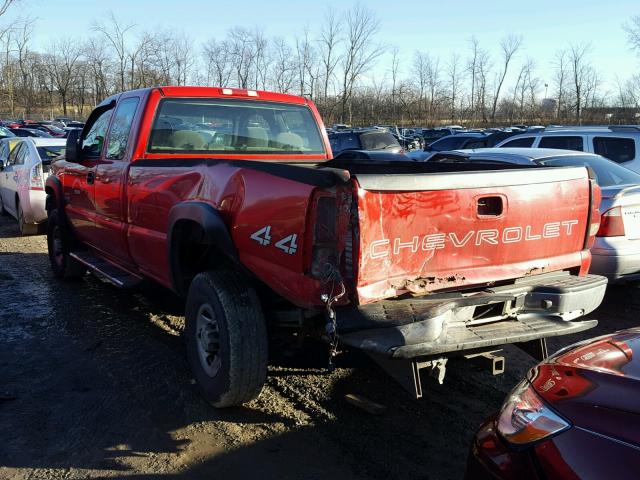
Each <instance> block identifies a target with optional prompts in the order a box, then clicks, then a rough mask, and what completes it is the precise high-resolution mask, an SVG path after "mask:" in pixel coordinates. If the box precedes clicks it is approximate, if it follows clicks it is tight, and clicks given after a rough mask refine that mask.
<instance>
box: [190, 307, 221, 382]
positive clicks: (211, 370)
mask: <svg viewBox="0 0 640 480" xmlns="http://www.w3.org/2000/svg"><path fill="white" fill-rule="evenodd" d="M196 344H197V348H198V358H199V359H200V366H201V367H202V369H203V370H204V372H205V373H206V374H207V375H208V376H209V377H215V376H216V375H217V374H218V372H219V371H220V368H221V367H222V360H221V358H220V327H219V325H218V320H217V319H216V314H215V311H214V309H213V307H211V305H209V304H208V303H205V304H203V305H201V306H200V308H199V309H198V316H197V320H196Z"/></svg>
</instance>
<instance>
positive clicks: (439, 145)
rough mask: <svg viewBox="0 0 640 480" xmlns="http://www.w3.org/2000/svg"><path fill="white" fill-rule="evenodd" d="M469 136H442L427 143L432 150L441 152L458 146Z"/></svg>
mask: <svg viewBox="0 0 640 480" xmlns="http://www.w3.org/2000/svg"><path fill="white" fill-rule="evenodd" d="M468 138H469V137H462V136H458V135H451V136H450V137H444V138H441V139H440V140H436V141H435V142H433V143H432V144H431V145H429V146H430V147H431V148H432V149H433V150H437V151H439V152H442V151H443V150H455V149H456V148H460V147H461V146H462V145H463V144H464V142H465V141H466V140H467V139H468Z"/></svg>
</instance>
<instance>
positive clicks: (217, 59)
mask: <svg viewBox="0 0 640 480" xmlns="http://www.w3.org/2000/svg"><path fill="white" fill-rule="evenodd" d="M204 56H205V60H206V62H207V71H208V72H209V74H208V78H207V83H213V84H214V85H217V86H220V87H226V86H228V85H229V80H230V78H231V74H232V64H231V49H230V46H229V44H228V43H227V42H226V41H223V42H217V41H216V40H215V39H213V38H212V39H211V40H209V41H208V42H207V43H206V44H205V45H204Z"/></svg>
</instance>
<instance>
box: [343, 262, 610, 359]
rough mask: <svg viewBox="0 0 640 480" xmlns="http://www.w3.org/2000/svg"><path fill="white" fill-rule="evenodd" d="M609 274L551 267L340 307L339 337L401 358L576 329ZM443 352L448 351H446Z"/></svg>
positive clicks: (593, 306)
mask: <svg viewBox="0 0 640 480" xmlns="http://www.w3.org/2000/svg"><path fill="white" fill-rule="evenodd" d="M606 285H607V279H606V278H605V277H601V276H598V275H587V276H584V277H578V276H576V275H571V274H569V272H553V273H549V274H543V275H536V276H533V277H526V278H522V279H519V280H517V281H516V282H515V283H514V284H511V285H505V286H499V287H491V288H486V289H484V290H483V291H480V292H475V293H472V294H463V293H445V294H433V295H428V296H425V297H422V298H410V299H406V300H391V301H383V302H377V303H373V304H369V305H360V306H350V307H343V308H340V309H336V314H337V327H338V333H339V336H340V340H341V342H342V343H344V344H347V345H350V346H352V347H356V348H360V349H362V350H365V351H367V352H368V353H372V354H377V355H383V356H386V357H391V358H398V359H412V358H418V357H426V356H434V355H438V356H443V355H444V354H446V353H449V352H462V351H467V350H477V349H483V348H487V347H493V346H497V345H505V344H510V343H519V342H528V341H531V340H536V339H540V338H546V337H553V336H559V335H567V334H571V333H577V332H580V331H583V330H587V329H589V328H592V327H595V326H596V325H597V323H598V322H597V320H586V321H580V322H577V321H572V320H573V319H575V318H578V317H580V316H582V315H586V314H588V313H590V312H592V311H593V310H595V309H596V308H597V307H598V305H600V303H601V302H602V299H603V297H604V293H605V289H606ZM444 356H446V355H444Z"/></svg>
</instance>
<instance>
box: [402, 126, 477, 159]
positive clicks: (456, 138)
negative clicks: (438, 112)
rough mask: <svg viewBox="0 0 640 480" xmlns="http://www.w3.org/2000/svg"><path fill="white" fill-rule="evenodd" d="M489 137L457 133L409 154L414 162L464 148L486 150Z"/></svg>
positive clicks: (474, 133)
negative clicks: (437, 153)
mask: <svg viewBox="0 0 640 480" xmlns="http://www.w3.org/2000/svg"><path fill="white" fill-rule="evenodd" d="M487 137H488V135H485V134H484V133H477V132H472V133H457V134H454V135H449V136H446V137H442V138H441V139H440V140H436V141H435V142H433V143H431V144H429V145H427V146H425V147H424V150H417V151H413V152H411V153H409V156H410V157H411V158H412V159H414V160H418V161H419V160H425V159H427V158H429V157H430V156H431V155H433V154H434V153H436V152H442V151H447V150H458V149H463V148H469V149H471V148H485V147H486V146H487Z"/></svg>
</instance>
